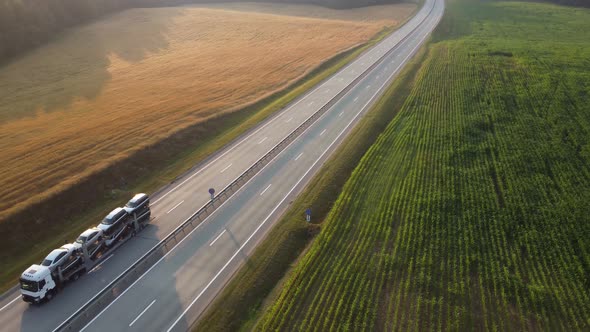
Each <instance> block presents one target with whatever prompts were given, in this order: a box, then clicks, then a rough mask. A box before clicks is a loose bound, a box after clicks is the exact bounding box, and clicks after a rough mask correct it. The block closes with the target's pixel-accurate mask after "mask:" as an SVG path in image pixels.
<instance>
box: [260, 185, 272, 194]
mask: <svg viewBox="0 0 590 332" xmlns="http://www.w3.org/2000/svg"><path fill="white" fill-rule="evenodd" d="M270 186H272V183H271V184H269V185H268V187H266V188H264V190H263V191H262V192H261V193H260V196H262V195H264V193H265V192H266V191H267V190H268V188H270Z"/></svg>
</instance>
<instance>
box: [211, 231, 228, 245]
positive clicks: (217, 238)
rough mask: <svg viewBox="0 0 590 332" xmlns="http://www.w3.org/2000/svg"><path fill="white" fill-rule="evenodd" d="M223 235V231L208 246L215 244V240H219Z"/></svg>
mask: <svg viewBox="0 0 590 332" xmlns="http://www.w3.org/2000/svg"><path fill="white" fill-rule="evenodd" d="M223 234H225V229H224V230H223V232H221V233H219V235H217V237H216V238H215V240H213V241H211V243H210V244H209V247H210V246H212V245H213V243H215V242H216V241H217V240H219V238H220V237H221V236H222V235H223Z"/></svg>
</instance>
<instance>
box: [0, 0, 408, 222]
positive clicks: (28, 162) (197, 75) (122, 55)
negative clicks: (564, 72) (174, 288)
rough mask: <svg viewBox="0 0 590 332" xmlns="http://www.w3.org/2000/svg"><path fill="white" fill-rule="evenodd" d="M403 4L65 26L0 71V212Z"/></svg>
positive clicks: (296, 67) (312, 63)
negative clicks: (50, 39) (54, 36)
mask: <svg viewBox="0 0 590 332" xmlns="http://www.w3.org/2000/svg"><path fill="white" fill-rule="evenodd" d="M414 8H415V6H414V5H390V6H379V7H370V8H365V9H355V10H330V9H324V8H320V7H314V6H284V5H257V4H241V5H226V6H220V5H215V6H210V7H207V6H199V7H194V6H192V7H170V8H149V9H132V10H127V11H124V12H121V13H118V14H115V15H111V16H108V17H107V18H105V19H102V20H99V21H97V22H94V23H92V24H90V25H86V26H83V27H79V28H75V29H72V30H70V31H68V32H66V33H64V34H63V35H61V36H60V37H59V38H57V40H55V41H53V42H51V43H50V44H48V45H45V46H43V47H40V48H38V49H36V50H34V51H32V52H30V53H28V54H26V55H25V56H23V57H21V58H20V59H18V60H16V61H13V62H11V63H9V64H6V65H5V66H3V67H1V68H0V158H1V163H0V197H2V200H0V220H2V219H4V218H5V217H7V216H9V215H10V214H12V213H14V212H16V211H18V210H19V209H22V208H25V207H26V206H28V205H29V204H31V203H33V202H35V201H40V200H43V199H44V197H47V195H50V194H52V193H54V192H57V191H59V190H62V189H64V188H66V187H67V186H69V185H71V184H72V183H75V182H76V181H79V180H80V179H81V178H83V177H85V176H88V175H89V174H92V173H93V172H96V171H97V170H100V169H102V168H104V167H105V166H106V165H108V164H110V163H112V162H114V161H116V160H119V159H120V158H125V157H126V156H127V155H129V153H130V152H132V151H133V150H135V149H139V148H141V147H142V146H145V145H146V144H149V143H152V142H154V141H156V140H159V139H161V138H163V137H166V136H169V135H171V134H172V133H173V132H175V131H178V130H180V129H182V128H185V127H186V126H189V125H192V124H194V123H196V122H201V121H206V120H207V119H208V118H209V117H211V116H214V115H215V114H218V113H220V112H229V111H233V110H237V109H239V108H241V107H243V106H244V105H246V104H249V103H252V102H255V101H256V100H259V99H261V98H263V97H265V96H267V95H269V94H271V93H272V92H275V91H277V90H279V89H282V88H284V87H286V86H287V85H288V84H289V83H291V82H293V81H294V80H296V79H298V78H300V77H302V76H303V75H305V74H306V73H307V72H309V71H310V70H312V69H313V68H314V67H317V66H318V65H319V64H321V63H322V62H323V61H325V60H326V59H327V58H330V57H332V56H334V55H335V54H337V53H338V52H341V51H343V50H345V49H348V48H350V47H353V46H355V45H358V44H359V43H362V42H364V41H367V40H368V39H370V38H371V37H372V36H374V35H375V34H376V33H378V32H379V31H381V30H382V29H383V28H384V27H385V26H393V25H396V24H398V23H399V22H400V21H401V20H403V19H405V18H406V17H407V16H408V15H410V14H411V12H412V11H413V10H414Z"/></svg>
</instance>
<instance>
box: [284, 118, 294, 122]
mask: <svg viewBox="0 0 590 332" xmlns="http://www.w3.org/2000/svg"><path fill="white" fill-rule="evenodd" d="M291 120H293V117H290V118H288V119H287V121H285V122H291Z"/></svg>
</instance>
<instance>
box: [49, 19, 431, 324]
mask: <svg viewBox="0 0 590 332" xmlns="http://www.w3.org/2000/svg"><path fill="white" fill-rule="evenodd" d="M437 24H438V23H437ZM429 35H430V33H428V34H426V35H425V36H424V37H423V38H422V39H421V40H420V42H418V44H417V45H416V47H414V49H412V51H411V52H410V53H409V54H408V56H407V57H406V59H404V61H402V63H401V64H400V65H399V66H398V68H396V70H395V71H394V72H393V73H392V74H391V75H390V77H389V78H388V79H387V81H386V82H385V83H384V84H383V86H385V84H387V82H388V81H389V80H390V79H391V78H392V77H393V76H394V75H395V73H396V72H397V71H398V70H399V68H400V67H401V65H402V64H403V63H404V62H405V61H406V60H407V59H408V58H409V57H410V56H411V55H412V53H413V52H414V51H415V50H416V49H417V48H418V47H419V46H421V45H420V43H421V42H422V41H423V40H424V39H426V37H428V36H429ZM408 40H409V39H406V40H405V41H404V42H403V43H405V42H407V41H408ZM398 46H399V44H397V42H396V44H395V46H394V47H398ZM358 60H359V59H357V60H355V61H353V62H351V63H349V64H348V65H346V67H345V68H343V69H342V70H343V71H344V70H345V69H347V68H348V67H350V66H351V65H352V64H354V63H356V61H358ZM352 73H354V70H353V71H352ZM330 80H331V79H330ZM330 80H328V81H326V82H325V83H323V84H322V85H320V86H319V87H317V88H316V89H314V90H313V91H312V92H311V93H313V92H315V91H316V90H317V89H319V88H320V87H322V86H323V85H325V84H327V82H329V81H330ZM383 86H382V87H383ZM378 91H379V90H378ZM311 93H310V94H311ZM375 95H376V94H375ZM375 95H374V96H375ZM303 99H305V97H304V98H302V99H300V100H299V101H298V102H297V103H295V104H294V105H293V106H295V105H297V104H298V103H299V102H301V101H302V100H303ZM369 101H370V100H369ZM293 106H291V107H293ZM326 114H327V112H326V113H324V114H322V116H321V117H320V118H323V117H324V116H325V115H326ZM357 116H358V113H357ZM277 118H278V117H277ZM275 119H276V118H275ZM273 120H274V119H273ZM273 120H271V121H269V122H268V123H267V124H265V125H264V126H263V127H265V126H267V125H268V124H270V123H271V122H272V121H273ZM318 120H319V119H318ZM309 128H311V126H310V127H308V128H307V129H306V130H305V131H304V132H303V133H305V132H306V131H307V130H308V129H309ZM260 129H262V127H261V128H260ZM260 129H259V130H260ZM257 131H258V130H257ZM303 133H302V135H303ZM253 134H254V133H252V134H251V135H249V136H248V137H250V136H252V135H253ZM302 135H300V136H298V137H297V138H296V139H295V140H294V141H293V142H295V141H297V140H298V139H299V138H300V137H301V136H302ZM245 139H246V138H245ZM245 139H244V140H245ZM293 142H291V144H292V143H293ZM240 143H241V142H240ZM284 151H285V150H283V151H281V152H280V153H279V154H278V155H277V157H278V156H279V155H281V154H282V153H283V152H284ZM228 152H229V151H228ZM226 153H227V152H226ZM219 158H220V157H219ZM275 158H276V157H275ZM270 164H271V163H268V164H266V165H265V166H264V167H263V168H262V169H261V171H262V170H263V169H265V168H266V167H267V166H268V165H270ZM193 176H194V175H193ZM252 179H254V177H252V178H251V179H250V180H248V181H247V182H246V183H245V184H244V186H245V185H246V184H248V183H249V182H250V181H252ZM180 185H181V184H179V185H178V186H180ZM178 186H177V187H178ZM244 186H242V187H241V188H240V189H238V191H236V192H235V193H234V195H235V194H237V193H238V192H239V191H240V190H241V189H242V188H243V187H244ZM168 193H170V192H168ZM228 201H229V200H228ZM228 201H225V202H223V203H222V204H221V205H220V206H219V207H222V206H223V205H225V203H227V202H228ZM216 211H217V210H216ZM216 211H214V212H213V213H212V214H211V215H213V214H215V212H216ZM211 215H209V216H208V217H207V218H205V220H203V221H202V222H201V223H200V224H199V225H197V227H195V228H194V229H193V230H192V231H191V232H190V233H189V234H188V235H187V236H186V237H184V238H183V239H182V240H180V242H179V243H177V244H176V245H175V246H174V247H172V249H170V251H168V253H166V254H165V255H164V256H163V257H162V258H160V259H159V260H158V261H157V262H156V263H155V264H154V265H152V267H150V268H149V269H148V270H147V271H146V272H145V273H144V274H142V275H141V276H140V277H139V279H137V280H136V281H135V282H134V283H133V284H131V285H130V286H129V287H127V289H126V290H125V291H123V293H121V294H120V295H119V296H117V297H116V298H115V299H114V300H113V301H112V302H111V303H109V305H108V306H107V307H106V308H104V309H103V310H102V311H101V312H100V313H98V315H96V316H95V317H94V318H93V319H92V320H91V321H90V322H89V323H88V324H86V325H85V326H84V327H83V328H82V329H81V330H80V332H81V331H83V330H84V329H86V327H88V326H89V325H90V324H91V323H92V322H94V321H95V320H96V319H97V318H98V317H99V316H100V315H101V314H102V313H103V312H105V311H106V310H107V309H108V308H109V307H110V306H111V305H112V304H113V303H114V302H115V301H117V299H119V298H120V297H121V296H123V295H124V294H125V293H126V292H127V291H128V290H129V289H131V287H133V285H135V284H136V283H137V282H138V281H139V280H140V279H141V278H143V276H144V275H146V274H147V273H148V272H150V271H151V270H152V269H153V268H154V267H155V266H156V265H158V263H160V262H161V261H162V260H163V259H164V258H166V257H167V256H168V255H169V254H170V253H171V252H172V251H173V250H174V249H176V247H178V246H179V245H180V244H181V243H182V242H183V241H184V240H185V239H186V238H187V237H189V236H190V235H191V234H192V233H193V232H194V231H196V230H197V229H198V228H199V227H200V226H201V225H203V224H204V223H205V221H207V220H208V219H209V217H211ZM90 301H92V299H90V300H88V301H87V302H86V304H87V303H88V302H90ZM86 304H84V305H86ZM189 308H190V307H189ZM186 311H188V309H187V310H186ZM186 311H185V313H186ZM185 313H183V315H184V314H185ZM75 314H76V313H74V314H72V316H73V315H75ZM181 317H182V316H181ZM70 318H71V316H70V317H68V318H67V319H70ZM179 319H180V318H179ZM61 324H63V322H62V323H61ZM61 324H60V325H61ZM56 331H57V328H55V329H53V332H56Z"/></svg>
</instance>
